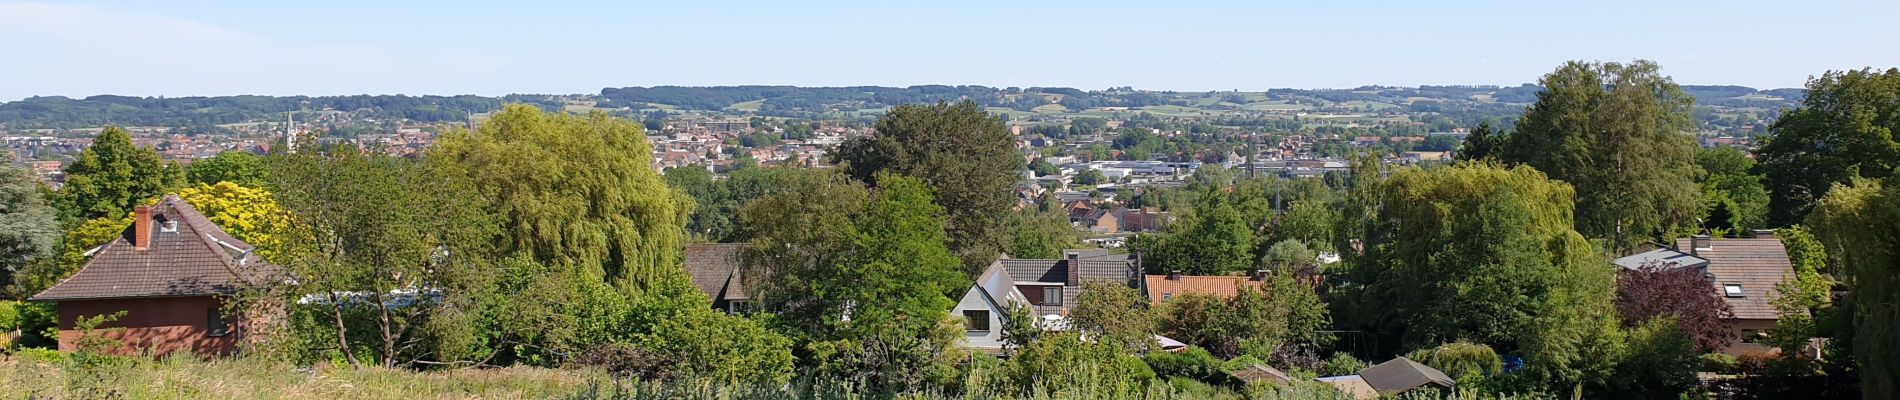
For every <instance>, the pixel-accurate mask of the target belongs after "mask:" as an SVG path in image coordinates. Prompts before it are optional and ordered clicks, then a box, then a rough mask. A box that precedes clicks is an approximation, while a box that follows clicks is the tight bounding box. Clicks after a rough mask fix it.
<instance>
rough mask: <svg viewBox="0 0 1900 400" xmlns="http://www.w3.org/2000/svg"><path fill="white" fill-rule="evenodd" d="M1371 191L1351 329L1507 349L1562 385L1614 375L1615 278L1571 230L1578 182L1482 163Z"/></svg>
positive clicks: (1345, 301) (1344, 292) (1421, 341)
mask: <svg viewBox="0 0 1900 400" xmlns="http://www.w3.org/2000/svg"><path fill="white" fill-rule="evenodd" d="M1373 193H1374V194H1373V198H1371V199H1370V200H1371V203H1369V204H1374V208H1372V212H1371V214H1370V215H1371V217H1370V218H1366V219H1363V220H1361V221H1362V222H1361V223H1362V224H1364V226H1363V227H1361V228H1356V229H1358V230H1362V231H1363V232H1366V236H1365V242H1364V254H1363V255H1362V256H1359V257H1356V258H1355V259H1353V261H1352V262H1351V263H1350V264H1349V267H1348V268H1346V269H1345V270H1343V271H1341V272H1340V275H1341V276H1340V277H1339V278H1340V280H1341V281H1343V282H1349V284H1344V285H1339V286H1337V287H1335V288H1334V291H1333V293H1334V295H1336V296H1339V298H1340V299H1342V302H1341V303H1340V305H1341V317H1342V319H1343V320H1344V321H1347V323H1346V325H1347V327H1348V328H1356V329H1364V330H1367V331H1370V332H1373V333H1375V334H1376V335H1378V337H1380V338H1381V341H1380V343H1383V344H1384V345H1386V346H1392V347H1400V346H1398V345H1400V344H1404V345H1409V346H1410V347H1417V346H1427V345H1432V344H1436V343H1444V342H1450V341H1458V340H1467V341H1471V342H1474V343H1480V344H1485V345H1489V346H1492V347H1494V348H1499V349H1504V350H1505V351H1507V352H1511V353H1515V354H1518V355H1520V356H1522V357H1524V358H1525V360H1526V361H1527V364H1528V365H1527V366H1528V367H1529V368H1530V372H1531V375H1528V376H1534V377H1537V378H1536V379H1537V380H1543V381H1546V382H1549V383H1552V384H1555V385H1559V386H1554V387H1556V388H1564V387H1567V386H1569V385H1577V384H1584V383H1589V382H1586V380H1595V379H1601V377H1602V376H1604V374H1607V373H1608V372H1609V371H1608V370H1607V368H1608V366H1609V365H1610V364H1611V363H1612V362H1613V360H1610V359H1609V358H1610V357H1613V356H1614V354H1615V353H1614V350H1615V339H1616V337H1615V326H1616V320H1615V318H1614V315H1615V311H1614V308H1613V307H1612V304H1611V297H1612V294H1613V290H1614V276H1613V274H1614V271H1613V270H1612V268H1611V267H1610V266H1609V263H1608V261H1607V260H1604V259H1603V258H1602V257H1601V256H1600V255H1599V254H1598V253H1597V251H1596V250H1595V249H1594V247H1593V246H1592V245H1591V244H1590V243H1589V242H1588V241H1587V240H1584V239H1583V237H1582V235H1579V234H1578V233H1577V232H1576V231H1575V230H1573V229H1572V228H1571V221H1572V217H1571V216H1572V214H1571V213H1572V211H1571V210H1572V205H1571V204H1572V203H1571V199H1572V196H1574V194H1573V193H1574V192H1573V191H1572V189H1571V188H1570V187H1569V185H1565V184H1563V183H1561V182H1556V181H1552V180H1550V179H1548V178H1546V177H1545V176H1544V175H1543V174H1542V173H1539V172H1537V171H1536V170H1533V169H1530V168H1529V167H1523V166H1520V167H1517V168H1512V169H1504V168H1501V167H1497V166H1495V165H1492V164H1483V163H1480V164H1463V165H1455V166H1451V167H1443V168H1436V169H1432V170H1420V169H1416V168H1408V169H1400V170H1398V171H1397V172H1394V173H1393V174H1392V175H1391V177H1390V178H1388V179H1386V180H1385V181H1383V182H1379V183H1377V190H1376V191H1375V192H1373Z"/></svg>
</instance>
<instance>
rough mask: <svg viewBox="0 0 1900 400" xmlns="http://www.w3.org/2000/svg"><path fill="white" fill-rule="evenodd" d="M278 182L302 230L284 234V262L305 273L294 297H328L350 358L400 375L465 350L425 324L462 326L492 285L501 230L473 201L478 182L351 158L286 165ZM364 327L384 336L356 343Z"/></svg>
mask: <svg viewBox="0 0 1900 400" xmlns="http://www.w3.org/2000/svg"><path fill="white" fill-rule="evenodd" d="M270 176H272V177H273V178H274V179H276V182H274V184H275V186H276V187H278V188H280V190H281V191H280V192H279V193H277V199H278V201H279V202H281V204H282V205H283V207H284V208H285V209H286V210H287V211H289V212H290V213H291V214H292V218H290V219H289V221H290V224H289V225H288V226H287V227H286V229H285V231H287V232H295V233H296V234H295V235H287V236H285V237H284V239H283V241H284V243H285V247H286V248H287V250H288V251H286V252H285V253H284V254H283V255H282V257H280V259H281V265H283V266H284V267H286V268H287V269H288V270H289V271H290V273H292V274H294V275H295V276H297V277H298V280H297V285H296V287H295V288H294V290H295V292H292V293H288V294H290V295H292V296H299V295H304V294H310V295H312V297H314V298H317V299H320V303H317V304H321V305H322V308H325V309H326V311H328V312H329V313H330V317H331V325H332V328H333V329H334V330H335V331H336V332H337V333H338V334H337V335H336V337H334V338H333V339H334V340H335V341H336V343H335V346H336V347H335V349H336V350H338V351H341V352H342V353H343V357H344V359H345V360H346V361H347V362H349V363H350V364H351V365H357V364H358V363H371V362H373V363H374V364H376V365H380V366H383V367H395V366H399V365H408V364H410V363H412V362H414V361H416V360H427V359H433V357H435V356H436V355H437V353H442V352H450V351H454V350H444V349H434V348H428V346H425V345H423V344H422V343H419V340H418V337H419V336H421V337H426V336H427V335H429V334H433V333H438V332H441V331H439V330H432V329H431V330H424V329H421V328H420V327H429V326H431V323H432V322H436V321H453V320H455V318H456V317H457V315H456V314H457V313H458V312H462V311H463V310H465V309H466V307H465V305H466V304H467V303H468V302H471V301H473V300H474V299H477V298H480V297H479V296H483V295H485V294H486V293H485V290H484V289H486V282H488V281H489V280H490V279H492V277H491V276H489V275H490V273H491V271H492V268H490V266H489V262H490V260H491V258H490V254H491V252H490V249H489V248H488V247H487V244H489V243H491V242H492V239H491V238H492V235H494V234H495V232H494V229H493V228H494V227H495V226H496V224H494V223H493V222H492V220H491V219H489V216H490V214H489V213H487V212H486V210H483V209H481V208H480V207H479V204H478V203H476V202H471V201H467V199H471V198H477V196H478V195H477V194H476V193H475V188H474V187H473V185H472V184H470V182H468V180H467V179H465V178H461V177H459V176H457V175H454V174H452V173H447V172H446V171H443V170H440V169H437V168H432V167H431V166H429V165H426V164H422V163H418V162H415V161H411V160H405V159H398V158H390V157H386V156H378V155H364V154H360V153H354V152H351V151H348V150H341V151H337V152H336V153H335V154H333V155H318V154H313V153H307V154H300V155H297V156H291V157H286V158H285V159H283V160H281V161H280V162H279V163H277V164H276V165H274V166H273V170H272V171H271V173H270ZM294 298H295V297H293V299H294ZM352 316H364V317H362V318H363V319H366V320H368V321H370V323H369V324H368V325H366V326H365V325H359V324H354V323H352V319H353V318H351V317H352ZM353 329H364V330H370V331H373V332H375V334H374V335H370V337H368V338H366V339H367V340H363V338H352V337H351V334H350V333H349V331H350V330H353ZM353 339H354V340H353ZM436 343H451V344H453V343H466V341H458V340H438V341H436ZM359 353H361V354H359Z"/></svg>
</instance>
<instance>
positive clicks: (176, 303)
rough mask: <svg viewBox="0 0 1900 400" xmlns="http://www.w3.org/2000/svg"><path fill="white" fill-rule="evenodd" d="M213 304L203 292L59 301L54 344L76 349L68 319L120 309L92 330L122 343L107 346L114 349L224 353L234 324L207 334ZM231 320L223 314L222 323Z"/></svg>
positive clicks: (233, 337)
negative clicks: (119, 314)
mask: <svg viewBox="0 0 1900 400" xmlns="http://www.w3.org/2000/svg"><path fill="white" fill-rule="evenodd" d="M219 306H220V305H219V302H218V299H216V298H213V297H209V296H200V297H165V298H148V299H109V300H73V301H62V302H59V349H60V350H64V351H74V350H78V349H79V339H80V337H81V333H82V332H80V331H78V330H76V329H74V324H75V323H76V322H77V321H78V320H79V318H80V317H82V316H84V317H92V316H96V315H104V314H112V313H116V312H119V311H125V312H126V314H125V316H123V317H119V319H118V320H116V321H113V322H108V323H105V324H101V325H100V326H98V327H97V328H95V329H94V331H93V333H94V334H97V335H103V336H104V337H107V338H111V339H114V340H118V341H120V342H122V343H123V345H122V346H120V347H118V348H116V349H112V352H114V353H119V354H136V353H137V352H138V351H139V350H141V349H149V350H150V351H151V352H152V354H155V355H163V354H167V353H171V352H174V351H192V352H196V353H198V354H200V355H205V356H213V355H224V354H230V353H231V352H232V351H233V350H235V349H236V347H237V346H236V344H237V341H238V336H239V335H238V334H237V333H236V331H235V330H234V329H232V328H235V327H232V326H227V327H226V330H227V331H230V332H231V333H228V334H225V335H223V336H211V335H209V334H208V333H209V332H210V330H209V329H208V328H207V326H206V324H208V323H209V322H210V321H209V319H210V310H213V309H217V308H219ZM235 319H236V318H235V317H232V316H226V317H225V323H226V324H230V323H231V322H232V321H234V320H235ZM110 328H124V329H110Z"/></svg>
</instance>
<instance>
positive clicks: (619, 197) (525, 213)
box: [428, 105, 692, 289]
mask: <svg viewBox="0 0 1900 400" xmlns="http://www.w3.org/2000/svg"><path fill="white" fill-rule="evenodd" d="M644 133H645V131H644V130H643V129H642V128H641V126H640V124H638V123H635V122H632V121H627V120H620V119H614V118H611V117H608V116H607V115H606V114H601V113H593V114H588V115H585V116H574V115H568V114H562V113H544V112H542V111H541V110H540V109H538V108H535V107H531V106H527V105H509V106H506V107H503V109H502V110H501V111H500V112H498V113H496V114H495V115H494V116H493V117H492V118H490V119H489V120H487V121H485V122H483V123H482V124H481V127H480V128H479V129H478V130H477V131H474V132H470V131H467V130H456V131H451V132H449V133H446V134H443V135H442V137H441V139H440V140H439V141H438V142H437V144H436V146H435V147H434V148H432V149H430V151H429V153H428V160H429V161H430V163H431V164H439V166H440V167H442V168H444V169H446V170H448V171H451V172H449V173H452V174H455V175H460V176H464V177H467V178H468V179H469V180H472V181H473V182H474V185H475V186H476V187H477V188H478V189H479V191H478V193H479V195H474V196H468V197H464V198H463V199H469V198H480V199H487V200H488V201H489V202H491V204H487V205H485V207H484V213H486V214H490V215H494V216H496V217H498V218H500V220H501V222H500V226H502V227H503V231H504V234H502V235H499V236H497V238H498V240H499V242H498V243H497V245H498V248H499V249H500V250H501V251H504V252H508V253H514V252H523V253H526V254H529V255H532V256H533V258H534V260H536V261H538V262H543V263H554V264H566V265H575V266H578V267H581V268H583V269H586V270H588V271H589V272H591V273H594V274H597V275H599V276H601V277H602V278H604V279H606V280H607V281H609V282H613V283H615V284H616V285H622V286H631V287H634V288H641V289H645V288H650V287H654V286H659V285H663V284H667V283H668V282H665V281H669V280H683V279H685V274H683V273H681V271H680V269H679V262H680V254H679V252H680V249H681V248H682V246H683V244H684V242H683V239H682V234H683V232H684V231H685V225H686V218H687V216H688V215H690V214H691V212H692V202H691V199H689V198H688V197H687V196H686V194H684V193H681V192H680V191H678V190H674V189H671V188H669V187H668V186H667V185H666V183H665V181H664V180H663V179H662V178H661V177H660V175H659V173H658V172H655V171H654V170H653V167H652V163H653V159H652V156H651V153H652V148H651V147H650V146H648V145H647V143H646V136H645V135H644ZM461 202H466V201H461Z"/></svg>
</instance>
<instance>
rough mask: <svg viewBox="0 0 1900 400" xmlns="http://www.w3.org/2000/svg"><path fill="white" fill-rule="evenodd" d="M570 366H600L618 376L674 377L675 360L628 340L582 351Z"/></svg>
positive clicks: (648, 378) (641, 377) (659, 378)
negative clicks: (669, 360)
mask: <svg viewBox="0 0 1900 400" xmlns="http://www.w3.org/2000/svg"><path fill="white" fill-rule="evenodd" d="M568 364H569V365H573V366H580V367H592V368H599V369H600V370H602V371H606V372H607V373H608V374H611V375H613V376H615V377H630V378H639V379H640V380H664V379H672V378H673V377H674V374H673V372H672V368H671V367H672V366H673V365H672V363H671V362H668V361H667V360H666V359H665V358H662V357H660V356H659V355H658V354H654V353H653V352H652V351H650V350H647V349H643V348H640V347H637V346H634V345H631V344H626V343H601V344H597V345H593V346H590V347H588V348H587V349H586V350H583V351H581V353H580V355H578V356H576V357H574V359H572V360H569V361H568Z"/></svg>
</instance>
